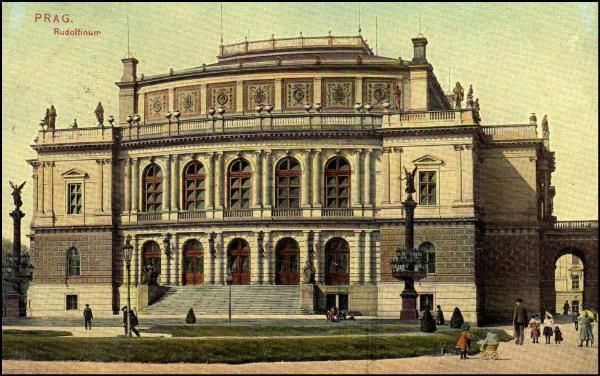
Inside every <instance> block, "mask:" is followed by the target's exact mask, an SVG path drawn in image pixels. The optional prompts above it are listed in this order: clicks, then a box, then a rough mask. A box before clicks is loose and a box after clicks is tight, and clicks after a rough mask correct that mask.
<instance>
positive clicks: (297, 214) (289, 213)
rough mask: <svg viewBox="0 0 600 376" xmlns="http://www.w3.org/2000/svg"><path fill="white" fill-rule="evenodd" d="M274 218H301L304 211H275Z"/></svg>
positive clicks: (273, 212)
mask: <svg viewBox="0 0 600 376" xmlns="http://www.w3.org/2000/svg"><path fill="white" fill-rule="evenodd" d="M271 215H272V216H273V217H301V216H302V211H301V210H300V209H273V211H272V214H271Z"/></svg>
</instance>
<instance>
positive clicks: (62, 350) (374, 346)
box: [2, 329, 512, 364]
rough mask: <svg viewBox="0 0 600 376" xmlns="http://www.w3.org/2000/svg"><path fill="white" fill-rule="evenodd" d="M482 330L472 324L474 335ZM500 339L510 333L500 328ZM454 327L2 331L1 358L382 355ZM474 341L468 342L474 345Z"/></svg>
mask: <svg viewBox="0 0 600 376" xmlns="http://www.w3.org/2000/svg"><path fill="white" fill-rule="evenodd" d="M487 331H488V330H486V329H473V330H472V333H473V334H475V335H476V336H477V337H478V338H483V337H484V336H485V332H487ZM490 331H494V332H496V333H498V334H500V340H502V341H506V340H509V339H511V338H512V337H510V336H508V335H506V334H505V333H504V332H502V331H497V330H490ZM458 336H459V331H457V330H442V331H440V332H439V333H433V334H424V335H418V336H402V335H400V336H394V337H353V338H352V337H343V338H340V337H338V338H298V339H283V338H280V339H278V338H270V339H256V338H251V337H250V338H244V339H221V340H211V341H207V340H201V339H165V338H126V337H121V338H76V337H69V338H57V337H54V338H48V337H31V336H25V335H15V334H6V335H4V336H3V339H2V342H3V343H2V359H22V360H25V359H26V360H50V361H53V360H54V361H55V360H78V361H98V362H100V361H102V362H143V363H178V362H185V363H230V364H239V363H250V362H273V361H309V360H344V359H385V358H403V357H413V356H420V355H431V354H439V353H440V351H441V349H442V347H443V348H445V349H446V350H447V351H453V348H454V345H455V344H456V340H457V338H458ZM476 347H477V346H476V345H473V346H472V348H473V349H475V348H476Z"/></svg>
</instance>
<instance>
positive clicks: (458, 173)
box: [454, 145, 463, 202]
mask: <svg viewBox="0 0 600 376" xmlns="http://www.w3.org/2000/svg"><path fill="white" fill-rule="evenodd" d="M454 150H455V151H456V199H455V202H463V186H462V185H463V177H462V175H463V173H462V150H463V146H462V145H454Z"/></svg>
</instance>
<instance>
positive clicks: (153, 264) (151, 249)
mask: <svg viewBox="0 0 600 376" xmlns="http://www.w3.org/2000/svg"><path fill="white" fill-rule="evenodd" d="M142 263H143V264H142V265H143V266H142V268H143V269H142V275H143V278H142V280H143V282H145V283H153V282H155V281H153V279H154V278H156V277H158V276H159V275H160V247H159V246H158V243H157V242H155V241H149V242H146V243H144V246H143V247H142Z"/></svg>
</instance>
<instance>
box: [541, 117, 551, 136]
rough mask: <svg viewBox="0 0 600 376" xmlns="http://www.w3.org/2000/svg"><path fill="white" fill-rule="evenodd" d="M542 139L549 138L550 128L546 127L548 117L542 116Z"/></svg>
mask: <svg viewBox="0 0 600 376" xmlns="http://www.w3.org/2000/svg"><path fill="white" fill-rule="evenodd" d="M542 137H544V138H548V137H550V128H549V127H548V115H544V118H543V119H542Z"/></svg>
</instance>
